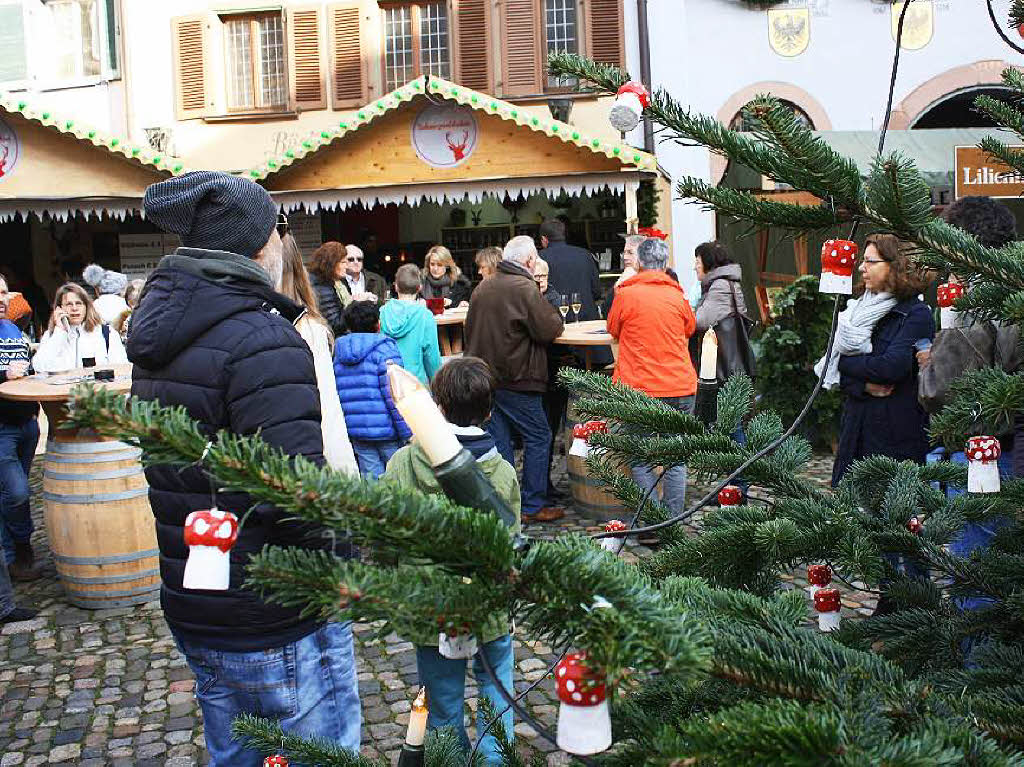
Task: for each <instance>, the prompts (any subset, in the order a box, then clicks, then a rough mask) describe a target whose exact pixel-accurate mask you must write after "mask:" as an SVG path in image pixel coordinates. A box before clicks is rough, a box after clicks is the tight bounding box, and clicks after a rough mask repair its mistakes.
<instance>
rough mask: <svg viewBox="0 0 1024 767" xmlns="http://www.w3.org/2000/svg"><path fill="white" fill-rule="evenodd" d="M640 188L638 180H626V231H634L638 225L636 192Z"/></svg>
mask: <svg viewBox="0 0 1024 767" xmlns="http://www.w3.org/2000/svg"><path fill="white" fill-rule="evenodd" d="M638 189H640V182H639V181H627V182H626V231H627V232H635V231H636V230H637V228H638V227H639V226H640V215H639V213H638V212H637V204H636V193H637V190H638Z"/></svg>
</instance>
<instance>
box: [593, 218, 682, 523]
mask: <svg viewBox="0 0 1024 767" xmlns="http://www.w3.org/2000/svg"><path fill="white" fill-rule="evenodd" d="M637 261H638V264H637V267H638V269H639V273H638V274H636V275H635V276H633V277H630V278H629V279H627V280H625V281H624V282H623V283H622V284H621V285H619V287H618V290H617V293H618V295H617V296H616V298H615V304H614V305H613V306H612V310H611V313H610V314H609V315H608V332H609V333H611V334H612V335H613V336H615V338H617V339H618V340H619V359H618V363H617V364H616V366H615V375H614V376H613V380H615V381H619V382H620V383H624V384H626V385H628V386H631V387H633V388H634V389H637V390H639V391H642V392H644V393H645V394H649V395H650V396H652V397H656V398H658V399H660V400H661V401H662V402H664V403H665V404H667V405H669V406H670V407H674V408H676V409H677V410H682V411H683V412H686V413H691V412H693V400H694V395H695V394H696V393H697V372H696V371H695V370H694V368H693V362H692V361H691V360H690V352H689V349H688V345H687V342H688V339H689V337H690V336H691V335H693V331H694V328H695V327H696V324H697V323H696V320H695V318H694V316H693V309H691V308H690V302H689V301H687V299H686V293H684V292H683V289H682V287H680V285H679V283H678V282H676V281H675V280H673V279H672V278H671V277H669V276H668V275H667V274H666V273H665V269H666V267H667V266H668V245H667V244H666V243H665V242H664V240H659V239H655V238H650V239H646V240H644V241H643V242H642V243H641V244H640V247H639V249H638V251H637ZM632 471H633V479H634V480H636V482H637V483H638V484H639V485H641V486H642V487H643V488H645V489H647V490H650V489H651V488H652V487H654V483H655V476H654V468H653V467H652V466H636V467H634V468H633V470H632ZM662 502H663V503H664V504H665V505H666V506H667V507H668V508H669V509H670V510H671V511H673V512H678V511H681V510H682V509H683V507H684V505H685V503H686V467H685V466H677V467H673V468H671V469H669V470H668V471H666V472H665V478H664V479H663V480H662Z"/></svg>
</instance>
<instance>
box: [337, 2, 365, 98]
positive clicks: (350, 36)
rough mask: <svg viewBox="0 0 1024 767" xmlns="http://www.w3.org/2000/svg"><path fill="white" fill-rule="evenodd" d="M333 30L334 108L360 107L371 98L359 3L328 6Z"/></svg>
mask: <svg viewBox="0 0 1024 767" xmlns="http://www.w3.org/2000/svg"><path fill="white" fill-rule="evenodd" d="M327 12H328V14H329V16H328V19H329V24H330V33H331V88H332V91H333V94H334V108H335V109H338V108H346V107H358V106H362V105H363V104H365V103H366V102H367V101H369V100H370V96H369V86H368V83H367V67H366V59H365V58H364V57H363V45H362V41H363V14H362V10H361V9H360V6H359V3H358V2H351V3H345V4H342V5H332V6H331V7H330V8H328V11H327Z"/></svg>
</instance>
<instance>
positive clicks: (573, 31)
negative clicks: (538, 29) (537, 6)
mask: <svg viewBox="0 0 1024 767" xmlns="http://www.w3.org/2000/svg"><path fill="white" fill-rule="evenodd" d="M576 3H577V0H544V42H545V45H546V51H545V52H546V54H552V53H561V52H567V53H579V52H580V44H579V43H580V34H579V24H578V23H577V19H578V15H577V10H578V9H577V5H576ZM545 58H546V56H545ZM577 84H578V80H577V79H576V78H575V77H548V78H547V87H548V89H549V90H562V89H574V88H575V87H576V85H577Z"/></svg>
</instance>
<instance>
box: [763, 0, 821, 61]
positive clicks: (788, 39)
mask: <svg viewBox="0 0 1024 767" xmlns="http://www.w3.org/2000/svg"><path fill="white" fill-rule="evenodd" d="M810 41H811V13H810V11H809V10H808V9H807V8H794V7H783V8H776V9H773V10H770V11H768V42H769V43H770V44H771V46H772V50H773V51H775V52H776V53H777V54H779V55H780V56H788V57H792V56H799V55H800V54H801V53H803V52H804V51H805V50H806V49H807V44H808V43H809V42H810Z"/></svg>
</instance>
